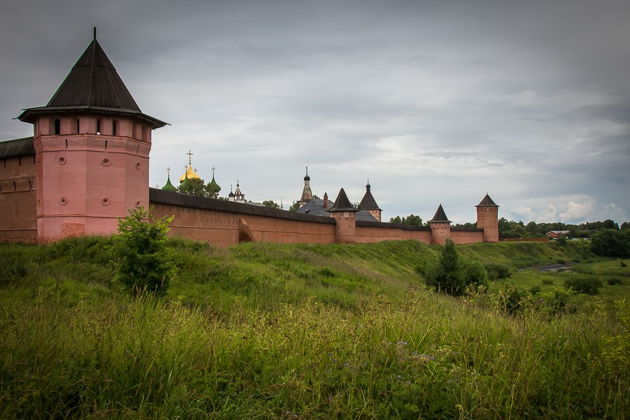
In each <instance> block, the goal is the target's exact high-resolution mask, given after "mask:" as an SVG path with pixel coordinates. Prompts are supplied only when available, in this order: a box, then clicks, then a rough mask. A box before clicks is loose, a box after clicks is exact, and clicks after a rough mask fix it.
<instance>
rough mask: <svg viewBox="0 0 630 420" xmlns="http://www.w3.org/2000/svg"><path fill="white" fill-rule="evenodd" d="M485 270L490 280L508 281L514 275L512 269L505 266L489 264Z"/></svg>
mask: <svg viewBox="0 0 630 420" xmlns="http://www.w3.org/2000/svg"><path fill="white" fill-rule="evenodd" d="M485 268H486V272H487V273H488V279H490V280H501V279H507V278H509V277H510V275H511V274H512V273H511V270H510V267H508V266H506V265H503V264H496V263H488V264H486V265H485Z"/></svg>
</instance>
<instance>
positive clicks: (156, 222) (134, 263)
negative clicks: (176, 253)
mask: <svg viewBox="0 0 630 420" xmlns="http://www.w3.org/2000/svg"><path fill="white" fill-rule="evenodd" d="M172 220H173V217H172V216H171V217H162V218H160V219H155V218H152V217H151V215H150V214H149V211H148V210H146V209H144V208H142V207H139V208H137V209H131V210H129V215H128V216H127V217H125V218H123V219H120V221H119V222H118V232H119V235H117V236H116V248H115V250H116V255H117V257H118V259H119V261H118V264H119V265H118V273H117V276H116V279H117V280H118V281H119V282H121V283H122V284H123V285H124V286H125V287H126V288H127V289H128V290H129V291H130V292H131V293H132V294H133V295H136V296H138V295H141V294H143V293H152V294H155V295H164V294H165V293H166V290H167V289H168V286H169V280H170V278H171V277H172V275H173V267H172V264H171V262H170V261H169V257H168V255H167V252H166V234H167V232H168V225H169V223H170V222H171V221H172Z"/></svg>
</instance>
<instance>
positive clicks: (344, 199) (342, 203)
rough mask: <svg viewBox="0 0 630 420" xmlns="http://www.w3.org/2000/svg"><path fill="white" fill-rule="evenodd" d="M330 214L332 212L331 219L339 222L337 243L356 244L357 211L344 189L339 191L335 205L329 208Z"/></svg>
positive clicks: (336, 231)
mask: <svg viewBox="0 0 630 420" xmlns="http://www.w3.org/2000/svg"><path fill="white" fill-rule="evenodd" d="M328 212H330V217H332V218H334V219H335V221H336V222H337V224H336V225H335V239H336V241H337V242H341V243H351V242H355V237H356V212H357V209H355V208H354V207H353V206H352V204H351V203H350V200H348V196H347V195H346V192H345V191H344V189H343V188H342V189H341V190H339V194H338V195H337V199H336V200H335V205H333V206H332V207H331V208H329V209H328Z"/></svg>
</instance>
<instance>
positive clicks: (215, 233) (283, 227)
mask: <svg viewBox="0 0 630 420" xmlns="http://www.w3.org/2000/svg"><path fill="white" fill-rule="evenodd" d="M149 195H150V205H151V207H152V208H153V214H154V215H155V216H158V217H161V216H171V215H174V216H175V219H174V220H173V222H172V223H171V230H170V235H171V236H180V237H184V238H187V239H194V240H198V241H204V242H208V243H210V244H213V245H216V246H221V247H225V246H230V245H235V244H237V243H239V242H247V241H256V242H284V243H298V242H304V243H333V242H335V221H334V220H333V219H331V218H328V217H320V216H309V215H304V214H296V213H290V212H288V211H283V210H277V209H270V208H266V207H260V206H253V205H248V204H242V203H235V202H230V201H224V200H215V199H210V198H201V197H194V196H188V195H183V194H177V193H173V192H167V191H161V190H156V189H150V191H149Z"/></svg>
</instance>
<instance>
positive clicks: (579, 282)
mask: <svg viewBox="0 0 630 420" xmlns="http://www.w3.org/2000/svg"><path fill="white" fill-rule="evenodd" d="M564 285H565V286H566V288H567V289H571V290H574V291H576V292H578V293H583V294H587V295H596V294H598V293H599V288H600V287H602V281H601V280H600V279H598V278H596V277H591V276H572V277H570V278H568V279H566V280H565V282H564Z"/></svg>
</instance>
